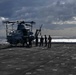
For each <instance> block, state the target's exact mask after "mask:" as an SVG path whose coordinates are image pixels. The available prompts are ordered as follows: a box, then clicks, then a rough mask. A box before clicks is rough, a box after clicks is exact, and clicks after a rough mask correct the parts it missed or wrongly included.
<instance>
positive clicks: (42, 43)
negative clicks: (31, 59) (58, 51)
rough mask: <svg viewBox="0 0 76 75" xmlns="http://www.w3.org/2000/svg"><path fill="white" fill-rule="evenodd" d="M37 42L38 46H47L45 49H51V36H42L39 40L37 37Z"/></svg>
mask: <svg viewBox="0 0 76 75" xmlns="http://www.w3.org/2000/svg"><path fill="white" fill-rule="evenodd" d="M35 39H36V41H35V45H36V46H45V47H48V48H51V40H52V38H51V36H50V35H49V36H48V37H47V36H46V35H44V37H43V36H41V37H40V38H38V36H36V38H35ZM39 40H40V42H39Z"/></svg>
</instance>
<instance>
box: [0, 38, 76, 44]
mask: <svg viewBox="0 0 76 75" xmlns="http://www.w3.org/2000/svg"><path fill="white" fill-rule="evenodd" d="M52 42H53V43H76V39H52ZM6 43H7V40H6V39H0V44H6Z"/></svg>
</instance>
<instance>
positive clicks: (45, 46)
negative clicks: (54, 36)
mask: <svg viewBox="0 0 76 75" xmlns="http://www.w3.org/2000/svg"><path fill="white" fill-rule="evenodd" d="M44 39H45V47H46V46H47V37H46V35H45V37H44Z"/></svg>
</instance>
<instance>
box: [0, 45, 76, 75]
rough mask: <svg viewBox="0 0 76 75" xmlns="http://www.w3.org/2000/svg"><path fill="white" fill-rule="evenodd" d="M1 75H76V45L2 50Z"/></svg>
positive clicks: (0, 53) (0, 52) (0, 60)
mask: <svg viewBox="0 0 76 75" xmlns="http://www.w3.org/2000/svg"><path fill="white" fill-rule="evenodd" d="M0 75H76V44H53V45H52V48H47V47H32V48H25V47H13V48H8V49H1V50H0Z"/></svg>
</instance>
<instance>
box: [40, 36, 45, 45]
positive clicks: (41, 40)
mask: <svg viewBox="0 0 76 75" xmlns="http://www.w3.org/2000/svg"><path fill="white" fill-rule="evenodd" d="M43 41H44V38H43V36H41V38H40V46H43Z"/></svg>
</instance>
